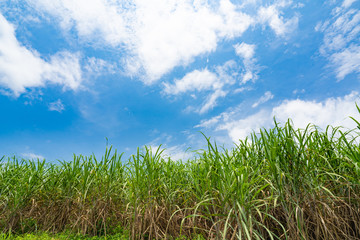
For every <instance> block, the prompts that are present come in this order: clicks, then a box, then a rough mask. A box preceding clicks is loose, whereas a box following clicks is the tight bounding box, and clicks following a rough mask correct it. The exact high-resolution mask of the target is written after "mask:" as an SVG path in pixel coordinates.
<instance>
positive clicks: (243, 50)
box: [234, 42, 259, 84]
mask: <svg viewBox="0 0 360 240" xmlns="http://www.w3.org/2000/svg"><path fill="white" fill-rule="evenodd" d="M234 48H235V53H236V55H238V56H239V57H240V58H241V59H242V60H243V64H244V72H243V74H242V80H241V83H242V84H245V83H247V82H248V81H250V80H252V81H255V80H257V79H258V78H259V76H258V72H259V66H258V65H256V58H255V57H254V55H255V48H256V46H255V45H254V44H247V43H244V42H242V43H240V44H236V45H235V46H234Z"/></svg>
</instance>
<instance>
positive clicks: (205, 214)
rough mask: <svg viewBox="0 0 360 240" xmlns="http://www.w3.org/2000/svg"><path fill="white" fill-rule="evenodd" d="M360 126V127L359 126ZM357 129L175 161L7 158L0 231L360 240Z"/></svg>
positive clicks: (147, 156) (309, 131) (267, 133)
mask: <svg viewBox="0 0 360 240" xmlns="http://www.w3.org/2000/svg"><path fill="white" fill-rule="evenodd" d="M359 127H360V124H359ZM356 136H359V134H358V132H357V130H352V131H344V130H342V128H332V127H328V128H327V129H325V130H324V131H320V130H319V129H318V128H316V127H315V126H312V125H308V127H307V128H306V129H302V130H300V129H295V128H294V127H293V126H292V124H291V121H288V122H287V123H286V124H285V125H284V126H280V125H279V124H277V123H276V122H275V127H274V128H272V129H270V130H266V129H262V130H261V131H260V133H258V134H255V133H254V134H252V135H251V136H250V137H249V138H248V139H246V140H243V141H240V142H239V144H238V145H235V147H234V148H233V149H231V150H227V149H223V148H219V147H218V146H217V145H216V144H215V143H212V142H211V141H210V139H208V138H206V140H207V143H208V147H207V149H205V150H202V151H198V155H197V157H195V158H194V159H191V160H188V161H172V160H171V159H169V158H164V157H162V151H161V150H160V148H159V149H156V150H154V151H153V150H152V149H150V148H147V147H145V148H144V149H142V150H140V149H139V150H138V151H137V153H136V154H134V155H133V156H132V157H131V158H130V159H129V160H127V161H123V160H121V154H120V155H119V154H118V153H117V152H116V151H112V149H111V147H110V148H108V149H106V152H105V155H104V156H103V158H102V159H101V160H100V159H96V158H95V156H89V157H85V156H81V155H80V156H74V159H73V160H72V161H68V162H65V161H64V162H60V163H58V164H49V163H46V162H45V161H41V160H24V159H18V158H5V157H4V158H3V159H2V161H1V166H0V211H1V214H0V229H3V232H4V233H9V232H13V233H28V232H36V231H40V230H41V231H47V232H49V233H56V232H63V231H71V232H73V233H82V234H88V235H92V236H104V235H111V234H116V233H119V232H121V231H126V232H128V234H129V235H130V237H131V238H133V239H163V238H168V239H175V238H176V237H179V236H186V237H187V238H194V236H199V235H201V236H203V237H204V238H205V239H292V240H295V239H327V240H329V239H360V196H359V193H360V185H359V183H360V145H359V143H358V141H357V138H356Z"/></svg>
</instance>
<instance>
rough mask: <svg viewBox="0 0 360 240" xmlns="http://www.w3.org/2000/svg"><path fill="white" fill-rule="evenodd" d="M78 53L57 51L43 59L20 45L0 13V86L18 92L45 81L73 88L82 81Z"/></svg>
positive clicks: (11, 26) (16, 93)
mask: <svg viewBox="0 0 360 240" xmlns="http://www.w3.org/2000/svg"><path fill="white" fill-rule="evenodd" d="M79 58H80V56H79V55H78V54H72V53H69V52H60V53H57V54H55V55H53V56H51V57H50V59H49V61H45V60H43V59H42V58H41V57H40V55H39V53H37V52H36V51H35V50H32V49H28V48H26V47H24V46H22V45H21V44H20V43H19V42H18V40H17V39H16V37H15V28H14V26H13V25H11V24H10V23H9V22H8V21H7V20H6V19H5V17H4V16H3V15H1V14H0V86H2V87H4V88H5V89H7V90H10V91H11V92H12V93H13V94H14V95H15V96H19V95H20V94H21V93H23V92H25V91H26V88H30V87H42V86H44V85H45V84H46V83H55V84H60V85H63V86H64V87H66V88H70V89H77V88H78V87H79V86H80V84H81V81H82V78H81V75H82V72H81V67H80V63H79Z"/></svg>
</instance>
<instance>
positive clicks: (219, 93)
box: [199, 89, 227, 114]
mask: <svg viewBox="0 0 360 240" xmlns="http://www.w3.org/2000/svg"><path fill="white" fill-rule="evenodd" d="M226 94H227V92H225V91H223V90H221V89H217V90H216V91H215V92H214V93H213V94H211V95H209V96H208V97H207V99H206V100H205V102H204V104H203V106H202V107H201V108H200V110H199V113H200V114H203V113H205V112H207V111H209V110H210V109H213V108H214V107H215V106H216V105H217V103H216V101H217V99H218V98H220V97H225V96H226Z"/></svg>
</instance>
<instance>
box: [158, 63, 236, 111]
mask: <svg viewBox="0 0 360 240" xmlns="http://www.w3.org/2000/svg"><path fill="white" fill-rule="evenodd" d="M237 68H238V66H237V64H236V62H235V61H232V60H230V61H227V62H225V63H224V64H223V65H220V66H216V67H214V70H213V71H209V70H208V69H203V70H194V71H192V72H190V73H187V74H186V75H185V76H184V77H183V78H181V79H175V80H174V83H173V84H170V83H164V90H163V93H164V94H167V95H180V94H184V93H191V92H201V91H205V92H210V93H208V94H207V97H206V98H205V100H204V102H203V104H202V105H201V106H200V107H199V108H193V107H190V108H189V109H188V110H194V111H195V112H197V113H200V114H203V113H205V112H207V111H209V110H210V109H212V108H214V107H215V106H216V105H217V99H218V98H221V97H225V96H226V95H227V93H228V90H226V88H228V87H229V86H232V85H233V84H235V83H236V78H237V75H238V74H237Z"/></svg>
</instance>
